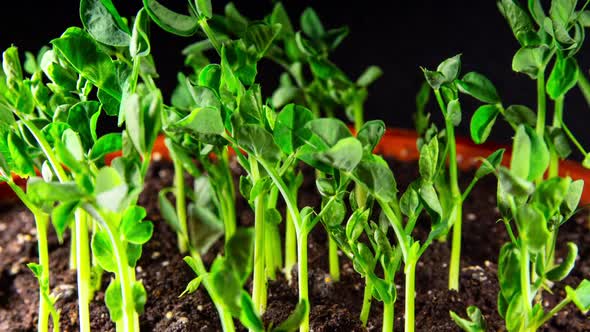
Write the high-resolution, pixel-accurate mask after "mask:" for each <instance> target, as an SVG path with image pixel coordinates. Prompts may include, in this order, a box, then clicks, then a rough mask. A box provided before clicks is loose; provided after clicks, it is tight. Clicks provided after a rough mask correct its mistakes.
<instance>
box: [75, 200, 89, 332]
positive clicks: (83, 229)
mask: <svg viewBox="0 0 590 332" xmlns="http://www.w3.org/2000/svg"><path fill="white" fill-rule="evenodd" d="M87 216H88V215H87V214H86V212H84V210H82V209H78V210H76V213H75V223H76V233H77V234H78V240H77V241H76V244H77V247H76V251H77V253H78V255H77V259H78V262H77V263H78V264H77V265H78V275H77V281H78V315H79V321H80V331H81V332H90V310H89V305H90V294H91V292H90V288H91V286H90V248H89V241H88V220H87Z"/></svg>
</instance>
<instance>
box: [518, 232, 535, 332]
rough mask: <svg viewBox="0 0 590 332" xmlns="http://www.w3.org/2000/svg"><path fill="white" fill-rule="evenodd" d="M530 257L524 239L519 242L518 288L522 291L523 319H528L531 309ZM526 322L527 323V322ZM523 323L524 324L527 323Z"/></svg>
mask: <svg viewBox="0 0 590 332" xmlns="http://www.w3.org/2000/svg"><path fill="white" fill-rule="evenodd" d="M530 265H531V264H530V257H529V250H528V245H527V243H526V241H522V240H521V242H520V288H521V292H522V305H523V310H524V314H523V316H524V317H525V319H527V321H528V319H529V317H530V316H531V312H532V310H533V308H532V305H531V300H532V296H531V285H530V280H531V272H530ZM527 324H528V323H527ZM527 324H525V325H527Z"/></svg>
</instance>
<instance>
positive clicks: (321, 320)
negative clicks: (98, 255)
mask: <svg viewBox="0 0 590 332" xmlns="http://www.w3.org/2000/svg"><path fill="white" fill-rule="evenodd" d="M391 163H392V169H393V170H394V171H395V175H396V179H397V181H398V186H399V187H400V188H401V189H403V188H405V187H406V186H407V184H408V183H409V182H410V181H411V180H412V179H414V178H415V177H416V176H417V174H416V170H417V167H416V165H415V164H411V163H410V164H407V163H399V162H395V161H392V162H391ZM172 176H173V174H172V170H171V165H169V164H167V163H163V162H157V163H154V164H153V166H152V168H151V169H150V177H149V180H148V182H147V184H146V190H145V191H144V194H143V195H142V197H141V200H140V202H141V204H142V205H144V206H145V207H146V208H147V211H148V218H149V219H150V220H152V221H153V222H154V224H155V231H154V237H153V238H152V239H151V240H150V242H148V243H147V244H146V245H145V246H144V249H143V256H142V258H141V260H140V261H139V263H138V266H137V279H141V280H142V281H143V283H144V285H145V288H146V291H147V293H148V302H147V303H146V306H145V308H146V310H145V312H144V313H143V314H142V315H141V317H140V322H141V328H142V330H144V331H220V330H221V327H220V323H219V320H218V317H217V313H216V311H215V308H214V306H213V304H212V303H211V301H210V299H209V297H208V295H207V293H206V292H205V291H204V290H203V289H202V288H201V289H199V290H198V291H197V292H195V293H193V294H191V295H188V296H184V297H182V298H179V297H178V295H179V294H180V293H182V291H183V290H184V288H185V287H186V285H187V283H188V282H189V281H190V280H191V279H192V278H194V274H193V273H192V271H191V270H190V269H189V268H188V266H187V265H186V264H185V263H184V262H183V261H182V256H181V255H180V254H179V253H178V252H177V250H176V236H175V234H174V233H173V232H172V230H171V229H170V227H168V225H167V224H166V223H165V222H164V221H163V220H162V219H161V217H160V215H159V209H158V206H157V193H158V191H159V190H160V189H161V188H162V187H164V186H169V185H170V184H171V183H172ZM307 178H309V180H308V181H307V182H306V183H304V185H303V188H302V191H301V194H300V196H301V197H300V206H304V205H314V206H315V205H318V204H319V198H318V196H317V194H316V191H315V188H314V184H313V181H312V180H311V179H312V177H307ZM461 178H462V179H463V182H464V183H463V184H464V185H466V184H467V181H469V180H470V179H471V174H462V177H461ZM495 188H496V183H495V179H493V178H492V177H488V178H486V179H484V180H483V181H482V182H481V183H480V184H479V185H478V186H476V188H475V189H474V191H473V193H472V195H471V196H470V198H469V200H468V201H467V202H466V204H465V206H464V209H463V213H464V215H463V216H464V226H463V229H464V233H463V234H464V236H463V253H462V273H461V292H460V293H457V292H452V291H448V290H447V273H448V271H447V270H448V268H447V263H448V261H449V252H450V250H449V243H443V242H436V243H434V244H433V245H432V246H431V247H430V248H429V249H428V251H427V252H426V254H425V255H424V256H423V258H422V259H421V261H420V262H419V264H418V269H417V289H416V291H417V296H416V299H417V300H416V301H417V302H416V330H417V331H459V329H458V328H457V327H456V325H455V324H454V323H453V322H452V320H451V319H450V317H449V310H454V311H455V312H457V313H459V314H461V315H464V314H465V309H466V308H467V306H469V305H476V306H478V307H479V308H480V309H481V310H482V312H483V313H484V314H485V316H486V320H487V322H488V326H489V330H490V331H503V330H504V329H503V321H502V319H501V318H500V317H499V315H498V314H497V312H496V309H495V308H496V296H497V293H498V282H497V278H496V265H495V262H496V261H497V255H498V253H499V250H500V247H501V246H502V244H503V243H505V242H506V241H507V240H508V239H507V235H506V232H505V229H504V225H503V224H502V223H497V222H496V221H497V220H498V217H499V215H498V211H497V210H496V209H495V208H494V207H495V202H496V198H495V194H494V193H495ZM238 209H239V211H240V223H241V224H243V225H251V224H252V220H253V214H252V212H251V211H250V210H249V208H247V205H245V203H244V202H239V203H238ZM587 220H588V216H587V214H584V215H579V216H577V217H576V218H575V219H574V220H571V221H570V222H569V223H567V224H566V225H565V226H563V227H562V229H561V232H560V234H559V243H563V244H565V243H566V242H567V241H573V242H575V243H577V244H578V247H579V261H578V264H577V266H576V268H575V270H574V271H573V273H572V274H571V276H570V277H568V278H567V279H566V280H564V281H563V282H561V283H558V284H556V285H555V287H554V288H553V289H554V293H555V294H553V295H552V294H548V293H547V292H545V293H544V297H543V301H544V303H543V304H544V305H545V306H546V307H552V306H553V305H555V304H556V303H557V302H558V301H559V300H560V299H561V298H562V297H563V296H564V291H563V289H564V287H565V285H571V286H575V285H577V284H578V283H579V282H580V280H582V279H583V278H590V257H588V256H589V255H590V233H589V232H588V225H587ZM421 225H422V226H420V227H419V228H418V229H417V235H418V236H419V237H420V236H424V234H426V232H427V230H428V226H429V223H428V220H423V221H421ZM50 234H51V235H50V239H49V246H50V252H51V254H50V262H51V287H52V290H53V292H54V294H59V301H58V302H57V307H58V308H59V309H60V310H61V328H62V331H77V330H78V326H77V321H78V312H77V304H76V301H77V294H76V276H75V272H72V271H70V270H69V268H68V255H69V248H68V245H67V243H69V241H68V238H67V236H66V238H65V241H64V244H63V245H60V244H59V243H58V241H57V238H56V236H55V234H54V233H53V232H51V233H50ZM326 241H327V240H326V234H325V232H324V230H323V229H322V227H321V226H319V227H317V228H316V229H315V230H314V231H313V233H312V234H311V236H310V240H309V276H310V277H309V282H310V286H309V289H310V297H311V303H312V307H311V314H310V324H311V329H312V330H313V331H316V332H319V331H363V330H364V329H363V327H362V326H361V324H360V321H359V319H358V317H359V313H360V310H361V301H362V296H363V285H364V281H363V279H362V278H360V277H359V276H358V274H356V272H355V271H354V270H353V268H352V265H351V263H350V261H348V260H347V259H344V258H343V259H341V274H342V276H341V280H340V281H339V282H333V281H332V280H331V279H330V277H329V275H328V273H327V271H328V259H327V249H326V247H327V246H326ZM222 248H223V246H222V243H221V240H220V242H219V243H217V244H216V245H214V246H213V247H212V248H211V250H210V251H209V253H208V254H207V255H205V257H204V260H205V262H206V263H207V264H209V263H211V262H212V260H213V259H214V258H215V257H216V255H217V254H218V253H219V252H220V251H221V250H222ZM564 249H565V248H562V247H560V248H558V257H560V256H563V255H564V254H565V252H564ZM34 261H36V240H35V228H34V221H33V219H32V217H31V215H30V214H29V213H28V212H27V211H26V209H25V208H24V207H23V206H21V205H18V204H15V205H12V206H4V207H1V208H0V331H34V330H35V325H36V319H37V305H38V292H37V287H38V286H37V281H36V279H35V278H34V277H33V274H32V273H31V272H30V271H29V270H28V269H27V267H26V265H25V264H26V263H28V262H34ZM279 275H280V276H279V277H278V278H277V280H275V281H270V282H269V291H268V309H267V312H266V313H265V315H264V320H265V322H267V323H270V322H274V323H276V322H280V321H282V320H283V319H285V318H286V317H287V316H288V315H289V312H290V311H291V310H292V309H293V308H294V307H295V304H296V303H297V285H296V282H295V283H291V284H290V283H289V282H287V280H286V278H285V277H284V276H282V275H281V274H279ZM292 275H293V276H296V271H293V273H292ZM400 277H401V273H400ZM109 278H110V275H108V274H105V275H104V278H103V284H104V286H105V288H106V285H107V284H108V281H109ZM294 280H296V277H295V278H294ZM398 285H399V286H398V299H397V303H396V307H395V315H396V316H395V330H396V331H401V330H403V311H404V308H403V304H404V292H403V280H402V279H400V280H399V282H398ZM103 301H104V293H102V292H99V293H97V294H96V296H95V299H94V301H92V303H91V317H92V322H91V324H92V326H91V327H92V329H93V330H96V331H114V325H113V323H112V322H111V321H110V319H109V316H108V311H107V310H106V307H105V306H104V304H103ZM381 319H382V308H381V305H380V303H379V302H377V301H374V302H373V305H372V308H371V315H370V321H369V324H368V327H367V330H369V331H378V330H380V328H381ZM236 325H239V324H236ZM542 330H543V331H590V321H589V320H587V319H586V318H585V317H584V316H583V315H581V314H580V313H579V311H578V310H577V309H576V308H575V306H573V305H569V306H568V307H566V309H565V310H563V311H561V312H560V313H559V315H558V316H557V317H555V318H554V319H552V320H551V321H550V323H549V324H548V325H547V326H545V327H544V328H543V329H542Z"/></svg>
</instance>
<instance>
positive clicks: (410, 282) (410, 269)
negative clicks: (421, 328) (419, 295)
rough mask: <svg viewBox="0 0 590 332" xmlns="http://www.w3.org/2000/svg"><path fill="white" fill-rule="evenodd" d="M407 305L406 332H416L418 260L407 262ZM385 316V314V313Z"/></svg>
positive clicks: (412, 259) (413, 259)
mask: <svg viewBox="0 0 590 332" xmlns="http://www.w3.org/2000/svg"><path fill="white" fill-rule="evenodd" d="M405 275H406V290H405V291H406V293H405V294H406V303H405V329H404V331H405V332H414V327H415V318H414V317H415V307H414V304H415V301H416V259H415V258H414V257H412V258H410V259H408V260H407V261H406V270H405ZM383 314H384V315H385V312H384V313H383Z"/></svg>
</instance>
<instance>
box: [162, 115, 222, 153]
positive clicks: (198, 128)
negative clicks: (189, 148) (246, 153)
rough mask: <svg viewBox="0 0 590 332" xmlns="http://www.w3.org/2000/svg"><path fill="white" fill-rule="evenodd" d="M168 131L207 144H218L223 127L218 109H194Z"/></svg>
mask: <svg viewBox="0 0 590 332" xmlns="http://www.w3.org/2000/svg"><path fill="white" fill-rule="evenodd" d="M168 129H170V130H173V131H179V132H185V133H188V134H190V135H191V136H193V137H194V138H195V139H197V140H199V141H202V142H203V143H207V144H219V142H220V141H221V137H220V136H221V135H222V134H223V133H225V126H224V125H223V119H222V118H221V113H220V111H219V109H215V108H212V107H205V108H196V109H194V110H193V111H192V112H191V113H190V114H189V115H187V116H186V117H184V118H183V119H181V120H180V121H178V122H176V123H174V124H172V125H171V126H170V127H169V128H168Z"/></svg>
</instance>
